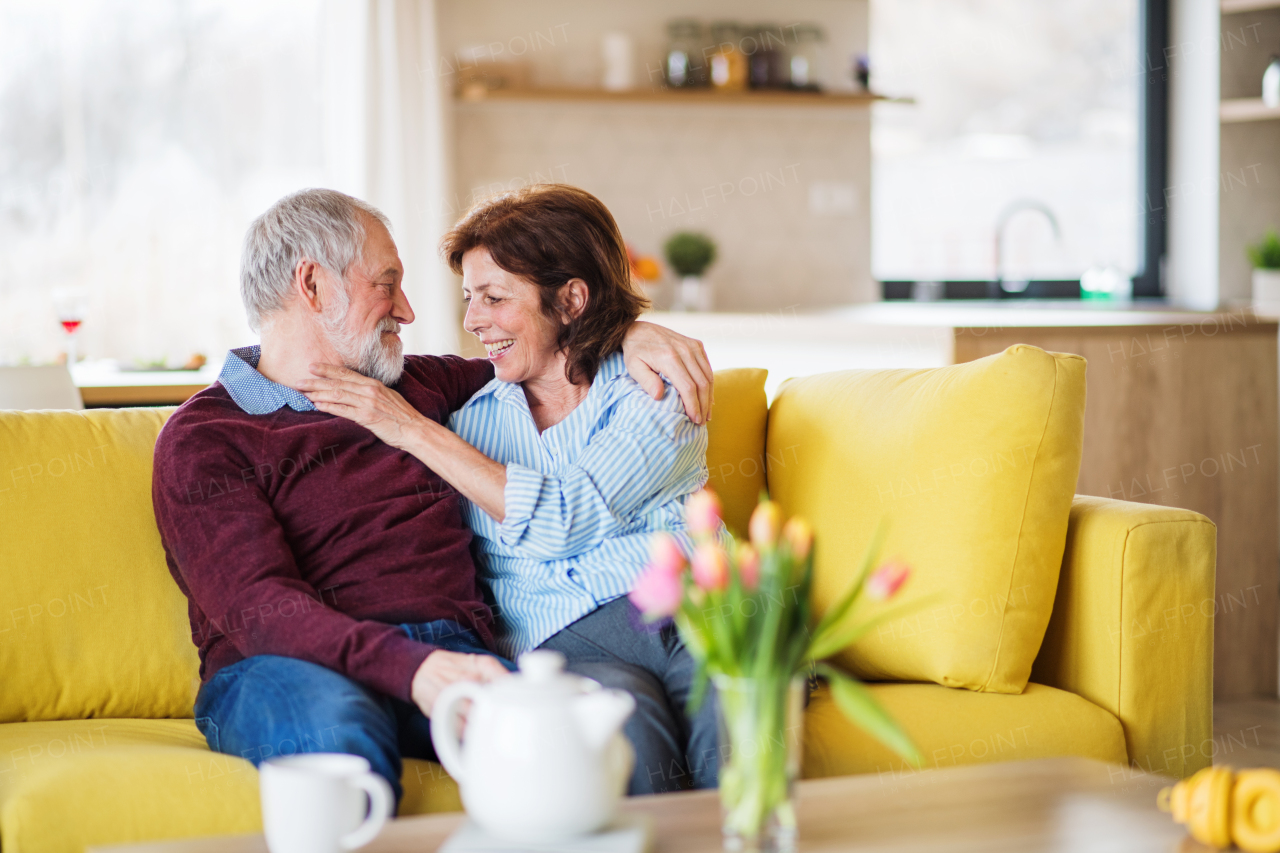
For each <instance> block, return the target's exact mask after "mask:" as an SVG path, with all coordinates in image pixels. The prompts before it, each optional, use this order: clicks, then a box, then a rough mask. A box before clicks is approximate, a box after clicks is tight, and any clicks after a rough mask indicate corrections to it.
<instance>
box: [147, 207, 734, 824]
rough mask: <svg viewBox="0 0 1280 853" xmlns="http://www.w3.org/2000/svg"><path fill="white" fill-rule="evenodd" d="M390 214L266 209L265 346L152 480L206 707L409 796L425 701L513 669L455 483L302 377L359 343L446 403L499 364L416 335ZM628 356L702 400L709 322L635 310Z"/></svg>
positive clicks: (255, 752) (366, 353) (203, 722)
mask: <svg viewBox="0 0 1280 853" xmlns="http://www.w3.org/2000/svg"><path fill="white" fill-rule="evenodd" d="M403 275H404V269H403V266H402V265H401V262H400V258H399V254H398V252H397V250H396V244H395V242H394V240H392V238H391V233H390V229H389V223H388V222H387V219H386V217H385V216H383V215H382V214H381V213H380V212H379V211H377V210H376V209H374V208H373V207H371V206H370V205H368V204H365V203H364V202H361V201H359V200H357V199H354V198H352V197H350V196H347V195H344V194H342V193H339V192H335V191H333V190H304V191H302V192H299V193H295V194H293V195H290V196H287V197H286V198H284V199H281V200H280V201H278V202H277V203H276V204H274V205H272V207H271V208H270V209H269V210H267V211H266V212H265V213H264V214H262V216H260V217H259V218H258V219H257V220H255V221H254V222H253V224H252V225H251V226H250V227H249V231H248V234H247V235H246V238H245V243H244V252H243V257H242V259H241V270H240V287H241V296H242V298H243V300H244V304H245V309H246V311H247V312H248V316H249V322H250V325H251V326H252V327H253V328H254V329H255V330H256V331H258V332H259V334H260V337H261V340H262V343H261V345H260V346H253V347H244V348H241V349H236V350H232V351H231V352H230V353H229V354H228V356H227V360H226V364H225V366H224V367H223V370H222V375H221V376H220V377H219V381H218V382H217V383H216V384H214V385H213V386H211V387H209V388H207V389H205V390H203V391H201V392H200V393H198V394H196V395H195V396H194V397H192V398H191V399H190V400H188V401H187V402H186V403H184V404H183V405H182V406H181V407H180V408H179V409H178V411H176V412H175V413H174V414H173V416H172V417H171V418H170V419H169V421H168V423H167V424H166V425H165V427H164V429H163V430H162V431H161V433H160V436H159V439H158V440H157V442H156V450H155V468H154V474H153V482H152V499H153V503H154V505H155V512H156V520H157V523H158V525H159V528H160V534H161V539H162V541H163V543H164V548H165V553H166V557H167V559H168V565H169V570H170V572H171V573H172V574H173V577H174V579H175V580H176V581H177V583H178V586H179V587H180V588H181V589H182V591H183V593H184V594H185V595H186V596H187V599H188V614H189V617H190V621H191V630H192V637H193V639H194V641H195V642H196V644H197V646H198V647H199V651H200V676H201V682H202V683H201V687H200V690H199V693H198V694H197V697H196V703H195V717H196V725H197V726H198V727H199V728H200V731H201V732H202V733H203V734H204V736H205V739H206V740H207V741H208V743H209V747H210V748H211V749H213V750H215V751H219V752H224V753H228V754H231V755H240V756H243V757H244V758H247V759H249V760H250V761H252V762H253V763H254V764H255V765H256V764H258V763H260V762H261V761H263V760H265V759H267V758H269V757H271V756H273V755H281V754H290V753H294V752H347V753H353V754H356V755H361V756H363V757H365V758H367V759H368V760H369V763H370V764H371V765H372V767H373V770H374V771H375V772H377V773H379V774H380V775H382V776H383V777H384V778H386V780H387V781H388V782H389V783H390V784H391V786H392V788H393V790H394V791H395V794H396V799H397V802H398V801H399V800H400V798H401V796H402V794H403V791H402V789H401V786H400V774H401V769H402V764H401V757H402V756H409V757H414V758H434V752H433V750H432V747H431V739H430V728H429V723H428V720H427V715H428V714H429V713H430V710H431V706H432V703H433V702H434V701H435V698H436V696H437V695H439V693H440V691H441V690H442V689H443V688H444V687H445V686H446V685H448V684H450V683H452V682H454V681H458V680H477V681H488V680H492V679H495V678H498V677H502V676H505V675H506V674H507V672H508V669H509V668H510V666H511V665H510V662H508V661H504V660H502V659H501V658H499V657H497V656H496V655H494V654H493V653H492V651H491V648H492V642H493V640H492V632H491V627H492V623H493V618H494V616H493V613H492V612H491V610H490V608H489V607H488V606H487V605H486V603H485V600H484V597H483V595H482V591H481V589H480V587H479V585H478V583H477V580H476V571H475V566H474V564H473V563H472V559H471V553H470V549H469V546H470V542H471V531H470V530H469V529H468V528H467V527H466V526H465V524H464V523H463V521H462V514H461V510H460V507H459V502H458V496H457V494H456V492H454V491H453V490H452V489H451V488H450V487H449V486H447V485H446V484H445V483H444V481H443V480H441V479H440V477H439V476H437V475H436V474H435V473H434V472H433V471H431V470H430V469H428V468H426V467H425V466H423V465H422V464H421V463H420V462H418V461H417V460H416V459H414V458H413V457H412V456H410V455H409V454H407V453H405V452H403V451H400V450H397V449H395V448H393V447H390V446H388V445H385V444H383V443H382V442H381V441H379V440H378V439H377V438H375V437H374V435H373V434H372V433H371V432H369V431H368V430H366V429H364V428H363V427H361V426H359V425H357V424H355V423H353V422H351V421H349V420H347V419H345V418H338V417H333V416H331V415H327V414H324V413H322V412H320V411H318V410H317V409H316V407H315V406H314V405H312V403H311V402H310V401H309V400H308V399H307V398H306V397H304V396H303V395H302V394H301V393H300V392H299V391H298V390H296V386H297V385H299V384H301V383H302V380H304V379H307V378H310V377H311V376H312V374H311V371H310V367H311V365H313V364H325V363H329V364H342V365H345V366H346V367H348V368H350V369H352V370H355V371H358V372H360V373H362V374H365V375H366V376H370V377H373V378H376V379H378V380H380V381H381V382H383V383H385V384H386V385H388V386H390V387H393V388H395V389H396V390H397V391H399V392H400V394H402V395H403V396H404V397H405V399H406V400H408V401H409V403H410V404H411V405H413V406H414V407H415V408H416V409H418V410H419V411H420V412H422V413H423V414H424V415H426V416H428V417H430V418H432V419H433V420H435V421H438V422H440V423H446V422H447V421H448V418H449V415H450V413H452V412H453V411H454V410H456V409H458V408H459V407H460V406H461V405H462V404H463V403H465V402H466V401H467V400H468V399H469V398H470V397H471V395H472V394H474V393H475V392H476V391H478V390H479V389H480V388H481V387H483V386H484V385H485V384H486V383H487V382H488V381H489V380H490V379H492V378H493V368H492V367H491V366H490V364H489V363H488V362H487V361H486V360H483V359H474V360H467V359H462V358H459V357H456V356H422V355H417V356H415V355H411V356H407V357H406V356H403V355H402V349H401V342H400V338H399V336H398V334H397V333H398V332H399V330H400V326H401V325H403V324H407V323H411V322H413V319H414V314H413V310H412V308H410V307H409V302H408V300H407V299H406V298H405V295H404V291H403V290H402V288H401V281H402V278H403ZM623 347H624V353H625V354H626V356H627V365H628V370H629V371H630V372H631V374H632V375H633V376H634V377H635V378H636V380H637V381H639V382H640V383H641V384H642V385H643V386H644V387H646V388H649V389H652V391H651V393H654V394H655V395H661V394H662V381H661V378H660V377H659V375H658V374H659V373H661V374H662V375H665V376H667V377H668V378H669V379H671V380H672V381H673V384H674V385H675V386H676V388H677V389H678V390H679V391H680V394H681V398H682V400H683V401H684V403H685V406H686V411H687V413H688V414H689V417H690V418H691V419H693V420H695V421H702V420H704V419H705V415H706V413H707V412H708V411H709V403H710V383H711V379H710V368H709V366H708V365H707V362H706V357H705V354H704V353H703V351H702V347H701V345H700V344H698V343H697V342H696V341H691V340H690V339H688V338H685V337H683V336H680V335H677V334H675V333H674V332H670V331H668V330H666V329H662V328H661V327H658V326H654V325H652V324H648V323H636V324H635V325H634V326H633V327H632V328H631V330H630V332H629V333H628V336H627V339H626V341H625V342H624V344H623Z"/></svg>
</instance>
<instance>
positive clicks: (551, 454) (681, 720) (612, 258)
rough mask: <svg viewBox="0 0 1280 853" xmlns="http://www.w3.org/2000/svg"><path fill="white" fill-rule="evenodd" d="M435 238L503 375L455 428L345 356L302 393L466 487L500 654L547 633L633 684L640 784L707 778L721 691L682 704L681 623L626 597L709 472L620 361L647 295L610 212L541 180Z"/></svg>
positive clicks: (701, 432) (698, 448) (675, 418)
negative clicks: (651, 619)
mask: <svg viewBox="0 0 1280 853" xmlns="http://www.w3.org/2000/svg"><path fill="white" fill-rule="evenodd" d="M442 247H443V251H444V254H445V256H446V257H447V259H448V261H449V265H450V266H451V267H452V268H453V270H454V272H458V273H461V274H462V288H463V294H464V297H465V298H466V300H467V303H468V307H467V315H466V320H465V323H464V325H465V327H466V329H467V331H469V332H471V333H472V334H474V335H476V336H477V337H479V338H480V340H481V342H482V343H483V344H484V346H485V350H486V351H487V353H488V357H489V360H490V361H491V362H492V363H493V366H494V373H495V377H496V378H495V379H494V380H493V381H492V382H490V383H489V384H488V385H486V386H485V387H484V388H482V389H481V390H480V391H479V392H477V393H476V395H475V396H474V397H472V398H471V400H469V401H468V402H467V403H466V404H465V405H464V406H463V407H462V408H461V409H459V410H458V411H457V412H456V413H455V414H454V415H453V418H452V420H451V421H450V424H449V427H450V429H451V430H452V432H450V430H449V429H445V428H444V427H442V426H440V425H439V424H437V423H435V422H433V421H431V420H429V419H427V418H425V417H423V416H422V415H420V414H419V413H418V412H416V411H415V410H414V409H413V408H412V407H410V406H408V405H407V404H406V403H404V401H403V400H401V399H400V398H399V396H398V395H397V394H396V393H395V392H393V391H390V390H389V389H387V388H385V387H384V386H382V385H381V384H380V383H377V381H376V380H371V379H368V378H366V377H362V376H358V375H354V374H349V373H346V372H344V371H341V370H340V369H334V368H328V367H325V368H317V369H316V372H317V373H318V374H319V375H322V376H326V377H329V378H330V379H331V380H334V381H332V382H330V383H327V384H328V385H329V388H328V390H323V391H314V392H312V393H310V394H309V396H310V397H311V398H312V400H313V401H314V402H315V404H316V406H317V407H318V408H320V409H321V410H323V411H326V412H330V413H332V414H336V415H341V416H344V417H348V418H351V419H352V420H355V421H356V422H358V423H361V424H363V425H364V426H366V427H368V428H369V429H371V430H373V432H374V433H376V434H377V435H378V436H379V437H380V438H381V439H382V440H383V441H386V442H387V443H389V444H392V445H395V446H396V447H399V448H402V449H403V450H406V451H408V452H409V453H411V454H413V455H414V456H416V457H417V458H418V459H419V460H421V461H422V462H423V463H424V464H426V465H427V466H428V467H430V468H431V469H433V470H434V471H435V472H436V473H438V474H439V475H440V476H441V477H442V478H444V480H445V481H447V482H448V483H449V484H450V485H451V486H453V487H454V488H456V489H457V490H458V491H459V492H460V493H461V494H462V495H463V497H464V498H466V501H464V503H463V506H464V513H465V514H466V520H467V522H468V524H469V525H470V526H471V529H472V530H473V531H474V532H475V535H476V544H477V546H478V547H477V551H478V558H479V569H480V574H481V577H482V578H483V579H484V580H485V581H486V583H487V585H488V587H489V589H490V591H491V593H492V595H493V598H494V601H495V604H496V614H497V617H498V651H500V652H501V653H502V654H504V655H506V656H508V657H511V658H515V657H516V656H517V655H519V654H520V653H522V652H525V651H528V650H530V649H533V648H545V649H554V650H556V651H559V652H561V653H563V654H564V655H565V657H566V658H567V660H568V664H569V668H570V669H572V670H574V671H576V672H578V673H581V674H583V675H586V676H588V677H590V678H594V679H595V680H597V681H599V682H601V683H602V684H604V685H606V686H609V687H618V688H622V689H625V690H627V691H629V692H630V693H631V694H632V695H634V696H635V698H636V703H637V710H636V713H635V714H634V715H633V716H632V718H631V720H630V721H629V722H628V724H627V727H626V734H627V736H628V738H629V739H630V740H631V742H632V744H633V746H634V747H635V750H636V768H635V771H634V773H633V775H632V779H631V785H630V791H631V793H633V794H638V793H658V792H664V791H674V790H680V789H682V788H689V787H698V788H701V787H713V786H714V785H715V784H716V775H717V766H718V765H717V761H716V757H717V756H716V725H715V710H714V697H711V698H710V699H709V700H708V701H706V702H704V703H703V704H702V706H701V708H700V709H699V710H698V711H697V713H696V714H694V715H693V716H692V717H690V716H689V715H687V714H686V703H687V700H688V698H689V693H690V690H691V687H692V683H693V679H694V663H693V660H692V658H691V657H690V655H689V653H688V651H687V650H686V649H685V648H684V646H683V645H682V644H681V642H680V639H679V636H678V635H677V633H676V631H675V629H674V628H673V627H671V626H667V627H665V628H661V629H650V628H647V627H644V626H642V625H641V623H640V621H639V619H638V618H637V614H636V612H635V611H634V609H633V607H632V605H631V603H630V602H629V601H628V600H627V598H626V593H627V592H628V591H629V590H630V589H631V587H632V585H633V584H634V582H635V580H636V578H637V577H638V576H639V574H640V573H641V571H642V570H643V567H644V565H645V562H646V559H647V556H648V543H649V540H650V538H651V534H653V533H654V532H655V531H659V530H668V531H675V532H677V536H679V537H683V535H684V534H683V533H681V532H680V531H682V530H683V528H684V521H683V512H682V510H683V503H684V499H685V497H686V496H687V495H689V494H690V493H692V492H694V491H696V490H697V489H698V488H699V487H700V486H701V485H702V484H703V483H704V482H705V481H706V479H707V470H706V449H707V435H706V427H705V426H701V425H698V424H695V423H693V422H691V421H690V420H689V419H688V418H687V417H686V416H685V413H684V411H683V409H682V408H681V405H680V401H679V398H678V397H677V395H676V394H674V393H670V389H667V393H665V394H664V395H663V396H662V398H661V399H660V400H655V399H653V398H652V397H651V396H650V395H649V394H648V393H647V392H646V391H645V390H644V389H643V388H641V387H640V386H639V385H638V384H637V383H636V382H635V380H634V379H632V378H631V377H630V376H629V375H628V374H627V371H626V369H625V367H624V365H623V361H622V354H621V351H620V349H621V343H622V338H623V335H624V333H625V332H626V330H627V328H628V327H629V326H630V324H631V323H632V322H633V321H634V320H635V319H636V317H637V316H638V315H639V314H640V312H641V310H642V309H643V307H644V304H645V300H644V297H642V296H640V295H639V294H638V293H637V292H636V290H635V288H634V286H633V285H632V283H631V276H630V269H629V265H628V262H627V254H626V248H625V246H624V244H623V241H622V235H621V234H620V232H619V230H618V226H617V224H616V223H615V222H614V219H613V216H612V215H611V214H610V213H609V210H608V209H607V208H606V207H605V206H604V204H602V203H601V202H600V200H599V199H597V198H596V197H595V196H593V195H591V194H590V193H587V192H585V191H584V190H581V189H578V188H576V187H571V186H567V185H563V184H542V185H536V186H531V187H526V188H525V189H522V190H520V191H517V192H514V193H508V194H506V195H502V196H499V197H497V198H495V199H491V200H488V201H485V202H482V203H481V204H479V205H477V206H476V207H475V208H473V209H472V210H471V211H470V212H469V213H468V214H467V215H466V216H465V217H464V218H463V219H462V220H461V221H460V222H459V223H458V224H457V225H456V226H455V227H454V228H453V230H452V231H450V232H449V233H448V234H447V235H445V237H444V240H443V242H442ZM704 366H705V365H704ZM684 545H685V547H686V548H687V547H688V542H687V539H686V541H685V542H684Z"/></svg>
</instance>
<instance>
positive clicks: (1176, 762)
mask: <svg viewBox="0 0 1280 853" xmlns="http://www.w3.org/2000/svg"><path fill="white" fill-rule="evenodd" d="M1216 559H1217V528H1216V527H1215V526H1214V524H1213V522H1212V521H1210V520H1209V519H1207V518H1205V517H1204V516H1203V515H1200V514H1199V513H1196V512H1191V511H1190V510H1184V509H1173V508H1169V507H1161V506H1151V505H1148V504H1138V503H1129V502H1126V501H1115V500H1108V499H1106V498H1093V497H1085V496H1083V495H1076V498H1075V501H1074V503H1073V504H1072V507H1071V521H1070V524H1069V525H1068V528H1067V547H1066V551H1065V553H1064V554H1063V558H1062V573H1061V575H1060V576H1059V579H1058V594H1057V598H1056V599H1055V601H1054V604H1053V615H1052V616H1051V617H1050V619H1049V628H1048V630H1047V631H1046V633H1045V638H1044V644H1043V645H1042V646H1041V649H1040V654H1039V656H1038V657H1037V658H1036V662H1035V665H1034V667H1033V668H1032V673H1031V680H1032V681H1035V682H1038V683H1041V684H1047V685H1050V686H1051V687H1057V688H1060V689H1062V690H1069V691H1070V692H1072V693H1076V694H1078V695H1080V696H1083V697H1084V698H1086V699H1088V700H1089V701H1091V702H1093V703H1094V704H1096V705H1100V706H1101V707H1103V708H1105V709H1106V710H1108V711H1110V712H1111V713H1113V714H1115V715H1116V716H1117V717H1118V718H1119V719H1120V723H1121V725H1122V726H1123V727H1124V736H1125V744H1126V746H1127V747H1128V751H1129V761H1130V763H1131V765H1133V767H1134V768H1135V770H1136V769H1137V768H1141V769H1142V770H1145V771H1148V772H1154V773H1162V774H1166V775H1169V776H1175V777H1185V776H1188V775H1190V774H1192V773H1194V772H1195V771H1197V770H1199V769H1200V768H1202V767H1205V766H1207V765H1209V764H1210V763H1212V756H1213V752H1214V751H1215V748H1214V743H1213V617H1214V611H1215V609H1216V602H1215V600H1214V571H1215V566H1216Z"/></svg>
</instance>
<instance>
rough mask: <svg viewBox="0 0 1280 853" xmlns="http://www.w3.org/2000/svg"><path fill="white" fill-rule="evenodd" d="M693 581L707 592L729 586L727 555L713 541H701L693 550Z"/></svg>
mask: <svg viewBox="0 0 1280 853" xmlns="http://www.w3.org/2000/svg"><path fill="white" fill-rule="evenodd" d="M693 582H694V583H696V584H697V585H698V586H700V587H702V588H703V589H705V590H707V591H708V592H710V591H712V590H723V589H726V588H727V587H728V586H729V555H728V554H726V553H725V552H724V549H723V548H721V547H720V546H719V545H717V544H716V543H714V542H703V543H702V544H701V545H699V546H698V547H697V548H695V549H694V552H693Z"/></svg>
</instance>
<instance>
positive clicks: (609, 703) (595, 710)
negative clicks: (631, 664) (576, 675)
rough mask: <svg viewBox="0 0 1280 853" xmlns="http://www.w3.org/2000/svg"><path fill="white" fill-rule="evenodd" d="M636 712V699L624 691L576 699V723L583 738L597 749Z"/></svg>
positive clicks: (590, 694)
mask: <svg viewBox="0 0 1280 853" xmlns="http://www.w3.org/2000/svg"><path fill="white" fill-rule="evenodd" d="M635 709H636V700H635V699H633V698H632V697H631V694H630V693H627V692H625V691H622V690H593V691H591V692H590V693H584V694H582V695H581V696H578V697H576V698H575V699H574V700H573V717H574V721H575V722H576V723H577V724H578V726H579V730H580V731H581V732H582V735H583V738H584V739H585V740H586V741H587V743H589V744H591V746H592V747H593V748H595V749H597V750H599V749H603V748H604V746H605V744H607V743H608V742H609V739H610V738H612V737H613V736H614V735H615V734H617V733H618V732H619V731H620V730H621V729H622V726H623V724H624V723H626V721H627V718H628V717H630V716H631V712H632V711H634V710H635Z"/></svg>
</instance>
